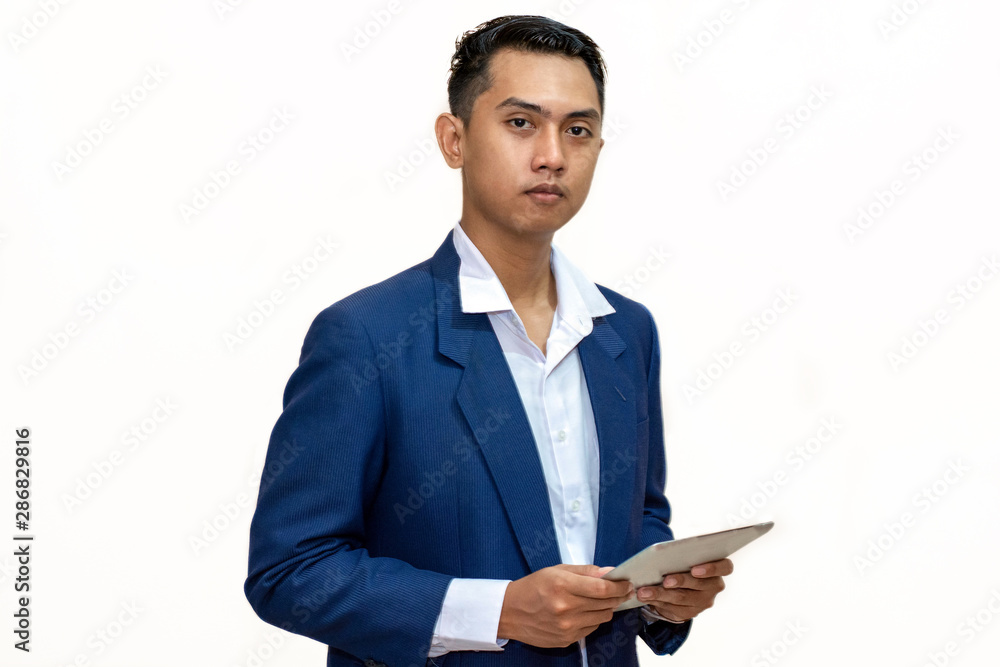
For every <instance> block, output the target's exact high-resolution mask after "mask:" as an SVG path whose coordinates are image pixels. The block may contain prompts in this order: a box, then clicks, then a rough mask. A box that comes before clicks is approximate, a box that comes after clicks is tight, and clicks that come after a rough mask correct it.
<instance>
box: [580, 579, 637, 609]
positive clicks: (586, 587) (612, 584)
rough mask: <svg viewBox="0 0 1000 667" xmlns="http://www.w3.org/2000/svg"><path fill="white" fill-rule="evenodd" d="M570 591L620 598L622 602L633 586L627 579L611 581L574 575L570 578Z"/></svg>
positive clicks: (632, 590) (630, 592)
mask: <svg viewBox="0 0 1000 667" xmlns="http://www.w3.org/2000/svg"><path fill="white" fill-rule="evenodd" d="M571 592H572V593H574V594H576V595H581V596H584V597H589V598H597V599H602V600H606V599H610V598H622V600H621V601H622V602H624V601H625V600H627V599H628V598H629V597H631V596H632V593H633V592H634V587H633V586H632V582H631V581H629V580H628V579H625V580H622V581H612V580H611V579H602V578H600V577H594V576H587V575H576V576H574V578H573V579H572V588H571Z"/></svg>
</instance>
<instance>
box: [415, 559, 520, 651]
mask: <svg viewBox="0 0 1000 667" xmlns="http://www.w3.org/2000/svg"><path fill="white" fill-rule="evenodd" d="M509 583H511V582H510V580H509V579H462V578H455V579H452V580H451V582H450V583H449V584H448V591H447V592H446V593H445V596H444V603H443V604H442V605H441V613H440V614H438V619H437V624H436V625H435V626H434V634H433V635H432V637H431V648H430V651H429V652H428V653H427V657H428V658H436V657H438V656H439V655H444V654H445V653H448V652H449V651H502V650H503V646H504V644H506V643H507V641H508V640H506V639H498V638H497V629H498V628H499V627H500V612H501V610H502V609H503V599H504V596H505V595H506V594H507V585H508V584H509Z"/></svg>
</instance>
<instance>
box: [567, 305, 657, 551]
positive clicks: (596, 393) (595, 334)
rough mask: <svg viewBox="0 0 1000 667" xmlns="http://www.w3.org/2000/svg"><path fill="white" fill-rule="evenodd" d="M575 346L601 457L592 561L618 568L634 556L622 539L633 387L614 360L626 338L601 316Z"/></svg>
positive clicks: (630, 496)
mask: <svg viewBox="0 0 1000 667" xmlns="http://www.w3.org/2000/svg"><path fill="white" fill-rule="evenodd" d="M577 350H578V351H579V354H580V362H581V364H582V365H583V374H584V377H586V379H587V391H588V393H589V394H590V404H591V406H592V408H593V411H594V423H595V424H596V425H597V442H598V447H599V449H600V459H601V476H600V489H601V492H600V501H599V503H598V509H597V543H596V545H595V546H594V563H595V564H596V565H600V566H602V567H603V566H605V565H615V566H617V565H619V564H620V563H621V562H622V561H623V560H625V559H626V558H628V557H629V556H631V555H632V554H631V553H630V552H629V544H628V540H627V539H626V538H627V535H628V532H629V526H630V524H631V522H632V519H633V517H632V508H633V505H634V503H635V501H636V497H635V493H636V489H635V484H636V479H635V472H636V470H635V462H636V458H637V457H636V447H637V446H638V444H637V442H636V439H637V435H638V434H637V429H636V421H635V418H636V408H635V387H634V385H633V384H632V379H631V378H630V377H629V376H628V375H626V374H625V373H624V372H623V371H622V370H621V368H620V367H619V366H618V363H617V361H615V360H616V359H617V357H618V356H619V355H621V353H622V352H623V351H624V350H625V341H623V340H622V339H621V336H619V335H618V333H617V332H616V331H615V330H614V329H613V328H612V327H611V325H610V324H608V322H607V320H606V319H605V318H604V317H598V318H595V319H594V330H593V331H591V332H590V334H589V335H588V336H586V337H584V339H583V340H582V341H580V344H579V346H578V347H577ZM639 511H640V512H641V511H642V502H640V503H639Z"/></svg>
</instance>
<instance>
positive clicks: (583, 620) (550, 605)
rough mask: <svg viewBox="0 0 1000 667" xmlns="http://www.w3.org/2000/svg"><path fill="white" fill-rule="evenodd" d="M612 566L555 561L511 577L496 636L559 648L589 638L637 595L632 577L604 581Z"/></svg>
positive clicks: (539, 645) (533, 644)
mask: <svg viewBox="0 0 1000 667" xmlns="http://www.w3.org/2000/svg"><path fill="white" fill-rule="evenodd" d="M612 569H613V568H612V567H610V566H607V567H597V566H596V565H566V564H562V565H553V566H552V567H547V568H544V569H542V570H539V571H538V572H532V573H531V574H529V575H528V576H526V577H522V578H521V579H518V580H517V581H512V582H511V583H510V584H508V585H507V592H506V594H505V595H504V599H503V608H502V609H501V611H500V625H499V627H498V629H497V638H499V639H513V640H515V641H519V642H522V643H524V644H529V645H531V646H538V647H541V648H555V647H561V646H569V645H570V644H572V643H573V642H575V641H577V640H579V639H581V638H583V637H586V636H587V635H589V634H590V633H591V632H593V631H594V630H596V629H597V627H598V626H599V625H600V624H601V623H605V622H607V621H610V620H611V617H612V615H613V614H614V611H613V610H614V608H615V607H617V606H618V605H620V604H621V603H622V602H625V601H626V600H628V599H629V597H631V595H632V584H631V582H628V581H609V580H606V579H601V578H600V577H602V576H603V575H604V574H605V573H607V572H609V571H610V570H612Z"/></svg>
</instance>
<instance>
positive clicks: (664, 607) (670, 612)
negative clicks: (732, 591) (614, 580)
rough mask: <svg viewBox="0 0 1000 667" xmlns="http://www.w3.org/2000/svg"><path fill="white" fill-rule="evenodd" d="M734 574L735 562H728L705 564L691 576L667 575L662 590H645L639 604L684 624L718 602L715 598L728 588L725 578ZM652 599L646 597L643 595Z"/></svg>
mask: <svg viewBox="0 0 1000 667" xmlns="http://www.w3.org/2000/svg"><path fill="white" fill-rule="evenodd" d="M732 573H733V562H732V561H731V560H729V559H728V558H724V559H722V560H717V561H713V562H711V563H702V564H701V565H695V566H694V567H693V568H691V571H690V572H684V573H680V574H668V575H667V576H665V577H664V578H663V582H662V583H661V585H659V586H643V587H641V588H640V589H639V590H638V591H636V592H637V593H638V595H639V601H640V602H643V603H646V604H648V605H649V608H650V610H651V611H655V612H656V613H657V614H659V615H660V616H662V617H664V618H667V619H670V620H671V621H675V622H677V623H681V622H683V621H686V620H688V619H691V618H694V617H695V616H697V615H698V614H700V613H701V612H703V611H705V610H706V609H708V608H709V607H711V606H712V604H713V603H714V602H715V596H716V595H718V594H719V593H721V592H722V589H724V588H725V587H726V584H725V582H723V581H722V578H723V577H724V576H726V575H728V574H732ZM647 592H648V593H649V597H643V594H644V593H647Z"/></svg>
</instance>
